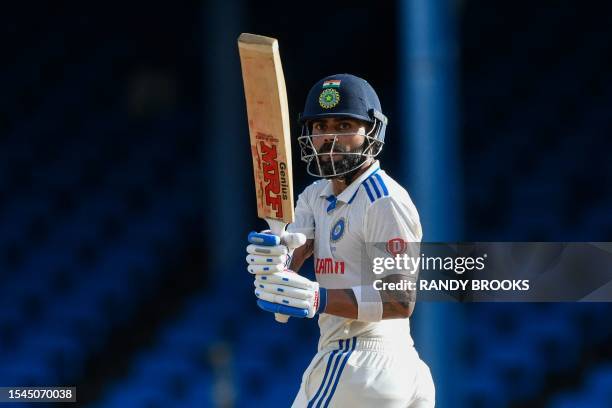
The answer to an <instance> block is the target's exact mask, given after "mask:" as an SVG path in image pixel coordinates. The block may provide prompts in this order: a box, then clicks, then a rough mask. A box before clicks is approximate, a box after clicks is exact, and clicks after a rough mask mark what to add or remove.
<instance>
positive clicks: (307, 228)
mask: <svg viewBox="0 0 612 408" xmlns="http://www.w3.org/2000/svg"><path fill="white" fill-rule="evenodd" d="M309 193H310V192H309V191H304V192H303V193H302V194H300V195H299V196H298V200H297V205H296V207H295V221H294V222H292V223H291V224H289V226H288V227H287V231H289V232H293V233H296V232H300V233H302V234H304V235H306V239H314V229H315V223H314V214H313V211H312V207H311V206H310V202H309Z"/></svg>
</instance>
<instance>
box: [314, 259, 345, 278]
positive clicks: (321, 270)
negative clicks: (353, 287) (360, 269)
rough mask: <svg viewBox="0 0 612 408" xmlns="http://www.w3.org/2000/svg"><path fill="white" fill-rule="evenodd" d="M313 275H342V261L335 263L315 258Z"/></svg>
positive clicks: (334, 261)
mask: <svg viewBox="0 0 612 408" xmlns="http://www.w3.org/2000/svg"><path fill="white" fill-rule="evenodd" d="M315 273H316V274H318V275H324V274H335V275H338V274H340V275H344V261H336V260H334V259H332V258H317V259H316V260H315Z"/></svg>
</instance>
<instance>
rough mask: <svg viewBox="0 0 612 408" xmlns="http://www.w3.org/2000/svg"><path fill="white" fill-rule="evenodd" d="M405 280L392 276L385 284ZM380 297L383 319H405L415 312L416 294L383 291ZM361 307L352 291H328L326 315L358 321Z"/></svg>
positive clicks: (385, 279)
mask: <svg viewBox="0 0 612 408" xmlns="http://www.w3.org/2000/svg"><path fill="white" fill-rule="evenodd" d="M402 279H405V278H404V277H402V276H401V275H391V276H388V277H386V278H384V279H383V282H389V283H391V282H393V283H397V282H399V281H401V280H402ZM380 297H381V301H382V304H383V314H382V319H383V320H387V319H404V318H406V317H410V316H411V315H412V312H413V311H414V292H410V291H390V290H381V291H380ZM358 312H359V306H358V302H357V299H356V298H355V293H354V292H353V290H352V289H329V290H328V291H327V307H326V309H325V313H328V314H331V315H335V316H340V317H345V318H347V319H357V316H358Z"/></svg>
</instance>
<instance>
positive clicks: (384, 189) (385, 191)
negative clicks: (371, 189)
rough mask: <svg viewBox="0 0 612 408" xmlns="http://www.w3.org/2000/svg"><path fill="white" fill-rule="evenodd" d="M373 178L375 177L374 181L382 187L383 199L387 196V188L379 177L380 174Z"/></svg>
mask: <svg viewBox="0 0 612 408" xmlns="http://www.w3.org/2000/svg"><path fill="white" fill-rule="evenodd" d="M374 177H376V180H378V184H380V186H381V187H382V189H383V193H384V195H385V197H386V196H388V195H389V190H387V186H386V185H385V182H384V181H383V179H382V177H380V174H375V175H374Z"/></svg>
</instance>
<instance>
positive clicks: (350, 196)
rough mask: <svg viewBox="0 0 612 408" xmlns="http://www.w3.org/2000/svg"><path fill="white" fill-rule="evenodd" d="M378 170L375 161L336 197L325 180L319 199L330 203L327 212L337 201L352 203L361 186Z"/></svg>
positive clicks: (377, 163)
mask: <svg viewBox="0 0 612 408" xmlns="http://www.w3.org/2000/svg"><path fill="white" fill-rule="evenodd" d="M378 170H380V163H379V162H378V160H376V161H375V162H374V163H372V164H371V165H370V167H368V169H367V170H366V171H365V172H364V173H363V174H362V175H361V176H359V177H357V178H356V179H355V180H353V182H352V183H351V184H349V186H348V187H347V188H345V189H344V191H343V192H341V193H340V194H339V195H338V197H336V196H335V195H334V189H333V187H332V182H331V180H327V185H326V186H325V188H324V189H323V191H321V194H320V197H325V199H326V200H327V201H329V203H330V204H329V206H328V207H327V212H330V211H332V210H333V209H334V208H336V202H337V201H342V202H344V203H348V204H350V203H352V202H353V200H354V199H355V196H356V195H357V191H358V190H359V187H360V186H361V184H362V183H363V182H364V181H366V180H367V179H368V177H370V176H371V175H372V174H374V173H376V172H377V171H378Z"/></svg>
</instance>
